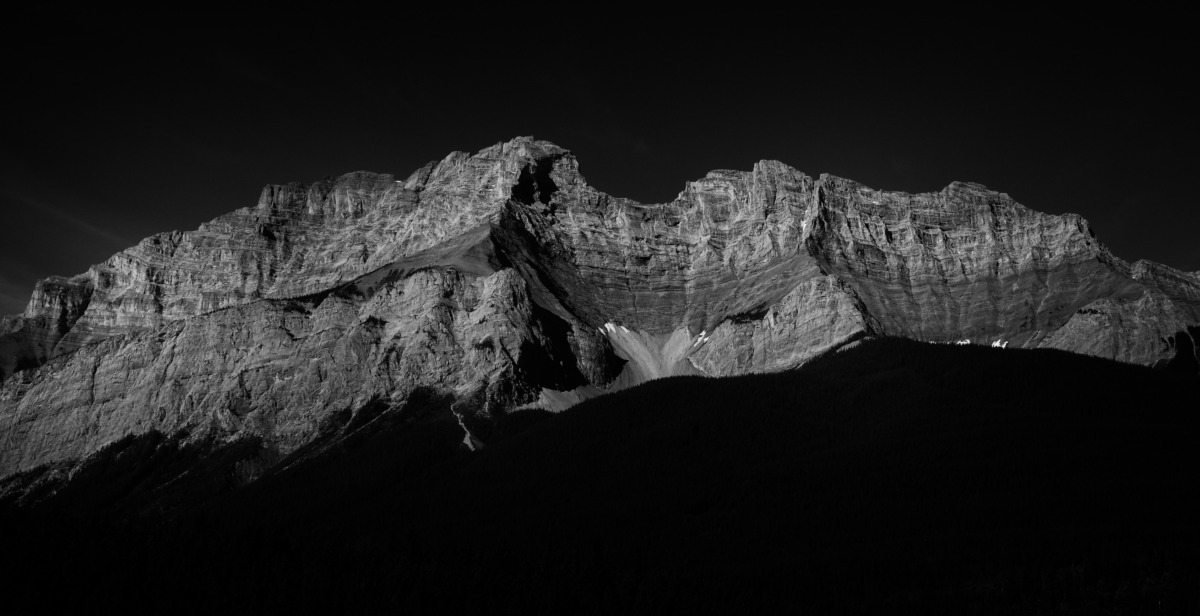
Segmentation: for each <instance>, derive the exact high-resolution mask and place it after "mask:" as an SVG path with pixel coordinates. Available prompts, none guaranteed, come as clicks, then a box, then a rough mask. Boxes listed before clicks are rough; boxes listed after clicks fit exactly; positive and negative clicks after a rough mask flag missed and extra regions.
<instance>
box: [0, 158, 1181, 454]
mask: <svg viewBox="0 0 1200 616" xmlns="http://www.w3.org/2000/svg"><path fill="white" fill-rule="evenodd" d="M1198 324H1200V278H1198V277H1197V276H1196V275H1195V274H1189V273H1185V272H1180V271H1177V270H1173V269H1171V268H1168V267H1165V266H1161V265H1157V264H1153V263H1148V262H1144V261H1142V262H1138V263H1136V264H1134V265H1132V266H1131V265H1129V264H1127V263H1125V262H1123V261H1121V260H1120V259H1118V258H1116V257H1115V256H1113V255H1112V254H1111V253H1110V252H1109V251H1108V250H1107V249H1106V248H1105V247H1104V246H1103V245H1101V244H1100V243H1099V242H1098V240H1097V239H1096V238H1095V237H1094V236H1093V234H1092V232H1091V230H1090V229H1089V227H1088V225H1087V222H1086V221H1084V220H1083V219H1081V218H1080V217H1078V216H1075V215H1063V216H1051V215H1047V214H1041V213H1038V212H1034V211H1032V210H1029V209H1027V208H1025V207H1023V206H1021V205H1020V204H1018V203H1016V202H1014V201H1013V200H1012V199H1011V198H1009V197H1008V196H1007V195H1005V194H1003V193H997V192H993V191H990V190H988V189H986V188H984V187H982V186H979V185H976V184H964V183H954V184H951V185H950V186H948V187H947V188H945V189H944V190H942V191H939V192H935V193H925V194H916V195H910V194H905V193H897V192H886V191H879V190H874V189H870V188H867V187H865V186H862V185H860V184H857V183H855V182H852V181H849V180H845V179H841V178H836V177H832V176H828V175H822V176H820V177H818V178H812V177H810V176H807V175H805V174H803V173H801V172H799V171H797V170H795V169H792V168H790V167H788V166H787V165H784V164H782V163H779V162H775V161H763V162H760V163H758V164H756V165H755V166H754V168H753V169H751V170H749V171H714V172H711V173H709V174H708V175H707V176H705V177H704V178H702V179H700V180H697V181H695V182H690V183H688V184H687V185H686V186H685V187H684V190H683V191H682V192H681V193H680V194H679V196H678V197H677V198H676V199H675V200H673V201H671V202H670V203H664V204H640V203H636V202H633V201H630V200H627V199H621V198H617V197H612V196H609V195H607V194H605V193H603V192H600V191H598V190H596V189H595V188H592V187H591V186H589V185H588V184H587V182H586V181H585V180H584V178H583V176H582V175H581V174H580V171H579V164H578V162H577V161H576V159H575V158H574V157H573V156H572V155H571V153H570V152H569V151H567V150H565V149H562V148H560V147H558V146H556V145H554V144H551V143H548V142H544V141H536V140H533V139H530V138H519V139H515V140H513V141H510V142H507V143H502V144H498V145H495V146H492V147H490V148H487V149H484V150H482V151H480V152H479V153H477V154H475V155H473V156H472V155H468V154H465V153H454V154H451V155H449V156H447V157H446V158H445V159H443V160H442V161H439V162H434V163H430V164H428V165H426V166H425V167H423V168H421V169H419V170H417V171H416V172H414V173H412V174H411V175H409V176H407V177H404V178H401V177H396V176H391V175H386V174H375V173H366V172H357V173H351V174H347V175H344V176H341V177H339V178H336V179H329V180H323V181H320V182H316V183H313V184H289V185H283V186H268V187H266V188H265V189H264V190H263V192H262V195H261V196H260V198H259V201H258V203H257V205H255V206H253V207H248V208H244V209H241V210H237V211H234V212H232V213H230V214H228V215H225V216H222V217H220V218H217V219H215V220H213V221H212V222H209V223H206V224H204V225H201V227H200V228H199V229H197V230H195V231H188V232H171V233H164V234H160V235H157V236H154V237H151V238H147V239H146V240H143V241H142V242H141V243H140V244H138V245H137V246H134V247H132V248H129V249H127V250H125V251H122V252H120V253H118V254H116V255H114V256H113V257H111V258H110V259H108V260H107V261H105V262H104V263H101V264H99V265H96V266H94V267H92V268H91V269H89V270H88V271H87V272H85V273H83V274H80V275H78V276H76V277H74V278H70V279H67V278H52V279H48V280H46V281H43V282H42V283H39V285H38V287H37V288H36V289H35V291H34V294H33V297H32V298H31V300H30V303H29V306H28V308H27V309H26V311H25V313H24V314H22V315H18V316H13V317H5V319H4V321H3V323H2V324H0V370H2V372H0V376H2V377H3V378H4V381H3V384H2V385H0V475H5V474H9V473H12V472H14V471H19V470H26V469H30V468H33V467H36V466H39V465H43V464H51V463H58V464H70V463H71V462H72V461H74V460H79V459H82V458H85V457H86V456H87V455H89V454H90V453H92V452H95V451H96V450H97V449H99V448H101V447H103V446H104V445H105V444H107V443H111V442H113V441H114V440H116V439H118V438H120V437H122V436H125V435H128V434H139V433H143V432H146V431H149V430H159V431H162V432H166V433H179V432H183V433H187V434H194V435H206V436H210V437H211V436H212V435H214V434H216V435H218V436H226V437H229V438H236V437H238V436H239V435H255V436H257V437H261V438H262V439H263V442H265V443H267V446H268V448H269V450H270V452H271V455H272V456H275V457H277V458H278V457H282V456H285V455H287V454H289V453H291V452H294V451H296V450H298V449H299V448H301V447H303V446H304V445H305V444H306V443H311V442H313V440H314V439H315V438H317V437H318V436H322V435H326V436H327V435H328V434H330V433H331V431H332V432H337V431H338V430H343V429H345V427H346V426H349V425H357V424H356V421H357V422H359V423H361V422H362V421H367V419H363V418H360V419H359V420H355V419H353V418H354V417H356V414H357V413H359V412H360V410H361V409H363V408H365V407H367V406H371V404H376V403H378V402H382V403H384V404H385V405H386V406H387V407H388V408H391V409H396V410H397V412H400V411H402V410H403V408H404V406H405V404H406V401H407V400H409V398H410V397H411V396H412V395H414V392H429V391H432V392H436V393H438V394H441V395H445V396H450V397H451V398H453V399H454V400H455V401H456V402H455V403H454V405H453V413H454V414H455V415H457V416H458V417H457V419H459V420H460V422H461V423H462V424H463V426H464V427H465V428H468V429H469V426H471V425H472V422H481V421H486V418H487V417H488V416H490V415H494V414H496V413H503V412H508V411H510V410H512V409H516V408H531V407H540V408H547V409H552V410H558V409H561V408H565V407H566V406H569V405H570V404H573V403H575V402H577V401H579V400H582V399H584V398H587V397H589V396H593V395H596V394H598V393H602V392H604V391H609V390H612V389H616V388H621V387H627V386H631V385H635V384H637V383H640V382H643V381H645V380H648V379H652V378H660V377H664V376H673V375H683V374H701V375H736V374H743V373H746V372H758V371H774V370H783V369H788V368H792V367H795V366H798V365H800V364H802V363H804V362H805V361H808V360H810V359H812V358H813V357H815V356H817V355H820V354H822V353H826V352H830V351H833V350H836V349H838V348H841V347H842V346H844V345H846V344H849V343H851V342H853V341H854V340H856V339H858V338H860V337H863V336H870V335H896V336H907V337H912V338H917V339H921V340H928V341H933V342H950V341H958V340H963V339H970V340H972V341H973V342H974V343H976V344H989V345H990V344H992V343H993V342H996V341H998V340H1004V341H1006V342H1008V344H1009V345H1011V348H1016V347H1025V348H1030V347H1039V346H1046V347H1053V348H1059V349H1066V350H1071V351H1076V352H1082V353H1089V354H1093V355H1099V356H1103V357H1108V358H1112V359H1117V360H1121V361H1127V362H1135V363H1140V364H1146V365H1163V364H1165V363H1169V362H1172V361H1173V360H1174V359H1175V357H1176V355H1177V354H1178V350H1179V349H1181V348H1184V346H1186V348H1188V349H1194V345H1192V344H1191V342H1190V341H1191V334H1189V333H1188V332H1189V330H1188V328H1189V327H1195V326H1197V325H1198ZM1181 336H1185V337H1187V341H1186V342H1187V344H1183V342H1184V339H1183V338H1181ZM369 403H370V404H369ZM373 408H374V407H373ZM470 438H471V439H475V440H471V442H472V443H475V442H477V440H478V439H476V437H475V436H471V437H470ZM468 440H470V439H468Z"/></svg>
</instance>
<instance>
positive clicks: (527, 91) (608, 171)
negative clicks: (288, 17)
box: [0, 15, 1200, 314]
mask: <svg viewBox="0 0 1200 616" xmlns="http://www.w3.org/2000/svg"><path fill="white" fill-rule="evenodd" d="M339 19H342V18H339ZM356 19H357V20H358V21H360V22H370V21H371V20H372V18H371V16H370V15H364V16H357V17H356ZM497 19H500V18H499V17H498V18H497ZM505 19H508V20H509V21H507V22H506V21H502V20H501V21H497V22H496V23H487V21H488V20H487V19H484V20H481V23H479V24H472V25H473V28H472V29H471V30H470V31H469V32H468V31H466V30H463V29H461V28H452V27H444V24H443V25H438V24H437V23H436V22H429V21H422V22H421V23H422V24H423V25H421V26H416V25H410V24H411V21H410V22H403V21H400V22H396V23H390V22H389V23H384V24H378V23H377V24H373V25H374V27H372V28H370V31H369V32H367V31H364V30H362V29H360V28H357V27H356V28H346V27H343V26H344V24H343V23H341V22H340V21H338V22H336V23H335V20H333V19H331V20H330V22H329V23H324V22H323V21H321V19H320V18H317V17H313V18H312V19H310V23H308V24H307V27H305V28H302V29H295V28H290V27H284V26H282V25H279V24H275V25H272V24H270V23H264V24H262V28H260V29H256V30H255V31H254V32H252V33H251V34H250V35H248V36H243V35H238V36H232V35H229V36H227V35H224V34H222V33H220V32H219V31H213V30H209V31H205V32H203V33H201V34H194V33H193V34H176V33H167V34H163V33H159V34H155V35H154V36H145V35H144V33H123V32H118V33H112V32H106V33H105V34H104V35H103V36H91V35H89V36H83V35H81V34H80V33H79V32H77V31H57V30H56V31H54V32H53V33H50V32H47V33H45V35H44V36H42V37H41V38H40V39H39V42H38V43H37V44H36V45H28V44H25V43H13V42H9V43H5V49H4V51H5V52H6V58H7V60H6V80H5V82H6V94H5V95H4V100H5V101H6V106H7V107H8V111H7V112H6V114H5V115H4V116H3V117H4V120H3V123H2V125H0V126H2V129H0V131H2V132H0V204H2V205H0V208H2V209H3V212H4V218H3V224H2V226H0V250H3V253H2V254H0V313H3V314H8V313H14V312H19V311H20V310H22V309H23V307H24V304H25V303H26V301H27V300H28V297H29V293H30V291H31V290H32V287H33V284H34V282H35V281H36V280H37V279H38V278H42V277H45V276H48V275H54V274H57V275H71V274H75V273H79V272H82V271H84V270H86V269H87V267H88V266H89V265H91V264H93V263H98V262H100V261H103V260H104V259H105V258H107V257H108V256H109V255H111V254H112V253H114V252H116V251H118V250H120V249H121V248H124V247H126V246H129V245H132V244H134V243H136V242H137V241H138V240H139V239H140V238H142V237H145V236H148V235H151V234H153V233H156V232H160V231H169V230H173V229H180V230H182V229H193V228H195V227H196V226H197V225H199V224H200V223H201V222H204V221H206V220H209V219H212V218H213V217H215V216H218V215H220V214H222V213H225V212H228V211H231V210H233V209H236V208H239V207H245V206H249V205H253V204H254V203H255V202H256V200H257V197H258V194H259V191H260V190H261V188H262V186H263V185H264V184H268V183H285V182H290V181H312V180H316V179H320V178H322V177H326V176H336V175H340V174H342V173H345V172H348V171H354V170H359V169H365V170H371V171H379V172H389V173H395V174H397V175H402V176H403V175H407V174H408V173H410V172H411V171H413V170H414V169H416V168H417V167H419V166H420V165H422V164H424V163H425V162H428V161H430V160H435V159H440V158H442V157H444V156H445V155H446V154H448V153H449V152H451V151H454V150H465V151H470V152H475V151H477V150H479V149H481V148H484V147H486V146H488V145H491V144H494V143H497V142H500V141H505V140H508V139H510V138H512V137H515V136H518V135H534V136H536V137H538V138H543V139H549V140H551V141H554V142H555V143H558V144H559V145H561V146H563V147H566V148H568V149H571V150H573V151H574V152H575V154H576V156H577V157H578V158H579V160H580V164H581V171H582V172H583V174H584V175H585V176H586V177H587V178H588V181H589V182H590V183H591V184H592V185H593V186H595V187H597V188H598V189H600V190H603V191H605V192H608V193H611V194H614V195H618V196H624V197H630V198H634V199H638V200H641V201H649V202H661V201H667V200H670V199H672V198H673V197H674V196H675V195H676V194H677V193H678V192H679V191H680V190H681V189H682V188H683V185H684V182H686V181H688V180H693V179H697V178H699V177H702V176H703V175H704V174H705V173H706V172H707V171H709V170H711V169H717V168H726V169H749V168H750V167H751V166H752V165H753V164H754V162H756V161H758V160H760V159H777V160H781V161H783V162H785V163H787V164H789V165H792V166H793V167H796V168H798V169H800V170H801V171H804V172H805V173H808V174H810V175H814V176H815V175H817V174H820V173H823V172H828V173H832V174H835V175H839V176H843V177H847V178H851V179H854V180H857V181H859V182H862V183H864V184H866V185H868V186H872V187H875V188H881V189H893V190H904V191H909V192H923V191H933V190H938V189H940V188H942V187H944V186H945V185H946V184H948V183H950V182H951V181H954V180H965V181H974V182H980V183H983V184H986V185H987V186H989V187H990V188H993V189H995V190H1000V191H1003V192H1007V193H1009V194H1010V195H1012V196H1013V197H1014V198H1015V199H1017V200H1018V201H1020V202H1021V203H1023V204H1025V205H1027V206H1029V207H1032V208H1034V209H1038V210H1042V211H1046V212H1051V213H1063V212H1076V213H1080V214H1082V215H1084V216H1085V217H1086V218H1088V219H1089V220H1090V221H1091V222H1092V225H1093V227H1094V228H1095V230H1096V232H1097V234H1098V236H1099V237H1100V239H1101V240H1102V241H1104V242H1105V243H1106V244H1108V245H1109V246H1110V247H1111V248H1112V249H1113V250H1114V251H1115V252H1116V253H1117V254H1118V255H1119V256H1121V257H1123V258H1125V259H1127V260H1131V261H1132V260H1136V259H1139V258H1149V259H1152V260H1156V261H1160V262H1163V263H1166V264H1168V265H1171V266H1174V267H1179V268H1181V269H1185V270H1188V271H1194V270H1200V243H1198V242H1197V241H1196V240H1194V239H1193V238H1194V237H1195V234H1196V230H1197V229H1198V228H1200V210H1198V209H1197V208H1196V207H1195V206H1194V197H1193V188H1192V187H1193V185H1194V184H1195V175H1196V169H1197V163H1198V162H1200V160H1198V159H1200V156H1198V155H1197V153H1196V144H1197V137H1200V130H1198V127H1197V121H1196V118H1195V110H1196V109H1197V108H1198V107H1197V102H1200V101H1198V100H1197V98H1198V97H1197V95H1196V94H1195V90H1196V89H1197V88H1196V87H1195V86H1196V84H1195V82H1196V77H1197V75H1198V74H1200V73H1198V71H1197V61H1196V59H1195V58H1196V55H1197V54H1196V53H1195V52H1194V50H1193V49H1192V41H1191V38H1189V37H1180V36H1174V35H1171V34H1170V33H1169V32H1166V31H1162V32H1157V33H1155V34H1154V35H1153V36H1150V35H1140V34H1139V35H1134V34H1131V32H1130V31H1129V30H1128V29H1122V28H1120V27H1117V28H1090V27H1083V26H1078V27H1073V29H1071V30H1070V31H1051V32H1048V33H1046V32H1043V33H1030V32H1025V31H1014V30H1006V29H1003V28H999V27H997V28H992V29H989V30H986V31H983V30H977V29H974V28H972V29H961V28H960V29H950V30H947V29H943V28H940V27H935V26H933V25H926V26H923V27H913V28H907V27H906V28H900V27H891V28H868V27H865V26H862V25H861V24H848V23H842V22H836V23H813V22H805V23H799V22H786V23H781V22H780V20H778V19H774V18H772V17H771V16H769V15H767V16H761V18H756V19H755V20H751V21H750V23H748V24H746V25H743V24H740V23H739V24H736V25H735V24H732V23H728V22H727V21H725V20H723V19H722V18H721V16H719V15H718V16H711V17H706V18H705V19H701V20H698V22H697V23H691V22H688V23H683V22H680V23H667V24H654V25H653V27H641V28H637V27H634V26H631V25H629V24H626V23H623V22H620V21H617V22H612V21H609V22H602V21H594V20H583V19H577V18H569V19H568V18H563V19H562V20H560V21H558V22H556V23H555V24H554V25H552V26H542V25H540V24H524V23H521V22H519V20H518V23H511V19H512V18H511V16H509V17H508V18H505ZM1163 21H1164V22H1165V23H1167V25H1169V22H1170V21H1171V19H1170V18H1169V16H1164V20H1163ZM431 23H432V24H433V25H430V24H431Z"/></svg>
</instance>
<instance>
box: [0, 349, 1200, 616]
mask: <svg viewBox="0 0 1200 616" xmlns="http://www.w3.org/2000/svg"><path fill="white" fill-rule="evenodd" d="M1198 393H1200V383H1198V381H1197V379H1196V378H1194V377H1190V376H1181V375H1173V374H1171V373H1167V372H1161V371H1154V370H1150V369H1146V368H1140V367H1135V366H1128V365H1122V364H1116V363H1112V362H1106V361H1103V360H1098V359H1093V358H1088V357H1082V356H1076V355H1070V354H1067V353H1061V352H1056V351H1019V350H999V349H990V348H978V347H955V346H932V345H925V344H920V343H915V342H910V341H904V340H878V341H869V342H864V343H862V344H860V345H858V346H857V347H855V348H852V349H849V350H846V351H843V352H840V353H835V354H832V355H829V356H826V357H824V358H822V359H819V360H817V361H815V362H813V363H811V364H809V365H807V366H806V367H805V368H803V369H801V370H798V371H793V372H788V373H781V374H771V375H755V376H744V377H738V378H732V379H706V378H698V377H680V378H672V379H664V380H660V381H654V382H651V383H648V384H646V385H643V386H641V387H638V388H635V389H631V390H626V391H622V392H618V393H616V394H612V395H609V396H604V397H601V398H597V399H594V400H590V401H588V402H585V403H583V404H581V405H579V406H577V407H575V408H574V409H572V410H571V411H569V412H567V413H563V414H559V415H549V414H545V413H517V414H514V415H510V416H507V417H504V418H501V419H500V421H499V423H498V425H497V427H496V429H495V432H494V434H495V438H494V439H493V440H492V441H491V443H490V444H489V445H488V446H487V447H486V448H485V449H483V450H482V451H479V452H475V453H469V452H467V451H466V450H465V448H463V447H462V446H461V440H462V431H461V429H460V428H459V427H458V425H457V423H456V422H455V421H454V420H453V419H452V418H449V417H447V413H446V412H444V409H441V402H439V401H438V399H436V398H434V397H431V398H430V399H429V400H428V403H429V404H428V408H426V409H425V411H423V412H424V413H425V414H424V415H420V417H421V419H420V420H411V421H410V420H404V419H400V418H402V417H404V416H405V415H404V414H403V413H399V412H398V411H397V410H394V409H375V410H373V411H370V412H372V413H375V416H374V417H372V418H365V417H364V420H365V421H366V423H364V424H363V425H364V426H365V425H377V426H378V429H375V430H372V431H362V430H358V431H356V434H360V436H359V437H358V438H357V439H355V440H353V441H348V443H349V444H346V445H343V446H339V447H336V448H328V449H326V450H324V451H323V452H322V453H321V454H320V455H314V456H307V457H302V458H301V459H298V460H297V461H296V462H295V463H293V464H289V465H286V468H285V469H284V470H282V471H278V472H272V473H268V474H266V475H265V476H263V477H262V478H261V479H260V480H258V481H256V482H254V483H251V484H250V485H248V486H246V487H244V488H240V489H235V490H226V491H225V492H223V493H222V494H220V495H218V496H212V497H206V498H204V499H201V500H197V501H190V502H193V503H195V504H194V505H191V506H187V507H175V508H173V509H170V510H169V511H168V512H167V513H157V512H156V511H158V510H155V509H147V508H141V509H139V512H140V513H137V514H128V515H125V514H122V515H112V514H103V513H102V512H103V511H114V509H112V508H111V504H108V503H101V505H97V504H96V502H95V501H94V500H88V499H81V500H77V501H70V506H69V507H67V506H66V504H64V503H60V504H59V505H58V506H53V505H54V499H49V500H48V501H46V503H45V504H44V505H42V506H39V507H34V508H31V509H30V508H27V509H21V510H12V509H9V510H6V511H5V512H4V514H3V515H4V519H2V520H0V522H2V523H3V526H2V528H3V537H0V539H3V542H4V546H5V548H4V551H3V556H2V557H0V558H2V559H3V560H4V561H5V562H0V565H5V569H6V570H8V571H16V572H17V573H16V574H15V576H13V577H10V579H9V580H8V582H9V591H8V592H7V595H8V596H7V597H6V601H9V602H10V604H12V605H22V604H30V602H32V605H33V607H34V608H40V609H42V610H44V611H51V612H62V611H65V610H67V609H78V608H81V607H84V608H87V609H90V610H92V611H102V610H104V608H106V607H115V606H120V607H121V609H124V610H133V611H162V610H165V609H170V610H171V611H206V612H213V611H234V612H255V613H260V612H294V611H296V610H300V611H304V612H313V611H332V612H339V613H340V612H353V613H361V612H377V611H382V610H385V609H386V610H393V611H403V610H412V609H416V610H419V611H435V610H436V611H438V612H451V613H453V612H466V611H474V612H487V613H494V612H505V613H521V614H525V613H597V614H607V613H630V612H638V613H643V612H644V613H663V612H668V613H695V612H725V613H728V612H736V613H746V612H761V611H766V610H768V609H771V610H777V609H786V610H788V611H797V610H810V611H814V612H816V613H864V612H866V613H870V612H875V613H897V612H914V613H916V612H921V613H928V612H929V611H934V612H955V613H963V612H966V613H1014V612H1019V613H1178V614H1185V613H1196V612H1197V611H1200V495H1198V494H1197V490H1196V487H1195V485H1196V479H1197V475H1196V470H1197V468H1198V467H1197V464H1196V449H1195V445H1194V444H1195V442H1196V440H1197V436H1198V430H1197V428H1200V421H1198V417H1200V416H1198V415H1197V411H1198V410H1200V409H1197V405H1196V400H1197V394H1198ZM442 402H446V401H442ZM439 409H440V410H439ZM391 415H395V417H397V419H394V420H391V423H387V424H379V423H377V422H379V421H380V420H381V419H384V418H387V417H389V416H391ZM347 425H350V424H349V423H348V424H347ZM131 446H132V445H131ZM147 451H148V452H149V453H148V454H147V455H146V459H147V460H149V461H150V462H151V464H150V467H151V469H150V470H148V471H146V472H154V471H153V467H154V466H155V465H156V464H158V463H157V462H155V460H156V458H155V457H154V455H155V454H154V453H153V451H157V449H156V448H147ZM131 459H132V458H131ZM130 468H132V466H131V467H130ZM130 472H134V471H130ZM97 507H99V509H97ZM105 507H107V509H105ZM97 511H101V513H97ZM65 585H69V586H70V588H71V592H69V593H68V592H62V591H61V589H62V588H64V586H65Z"/></svg>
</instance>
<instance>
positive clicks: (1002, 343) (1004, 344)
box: [992, 340, 1008, 349]
mask: <svg viewBox="0 0 1200 616" xmlns="http://www.w3.org/2000/svg"><path fill="white" fill-rule="evenodd" d="M992 348H993V349H1007V348H1008V341H1007V340H997V341H995V342H993V343H992Z"/></svg>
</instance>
